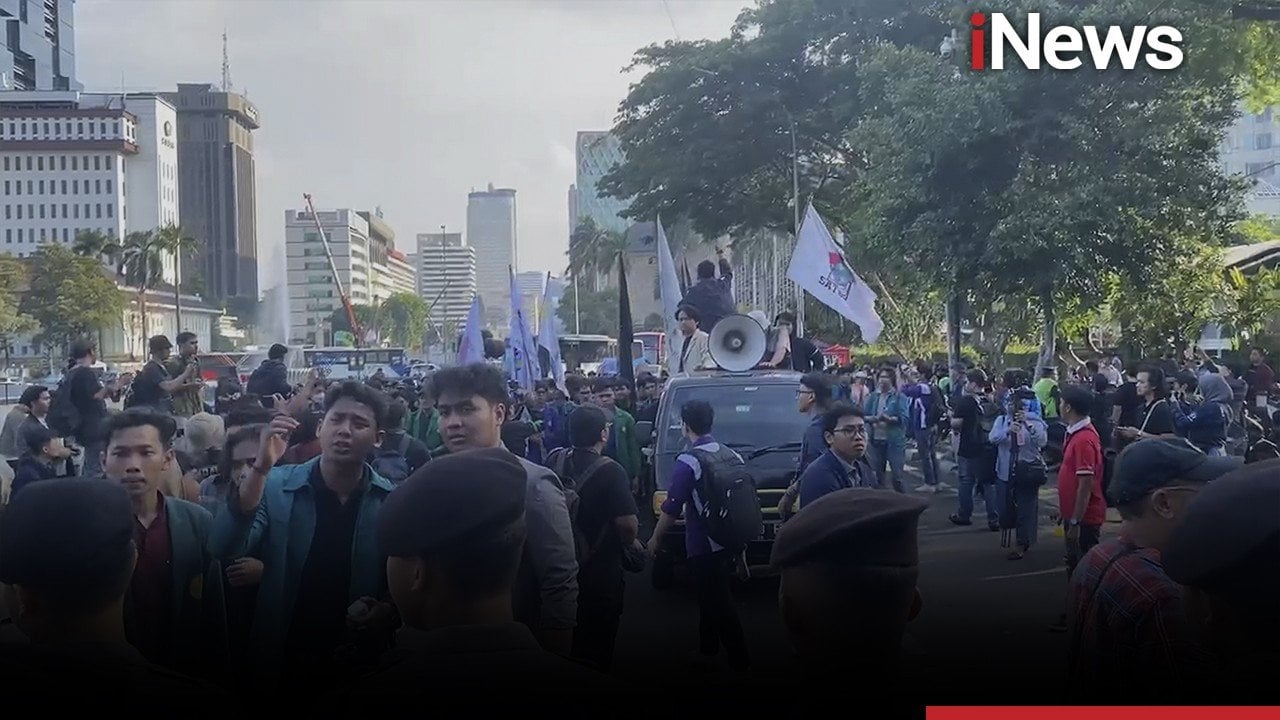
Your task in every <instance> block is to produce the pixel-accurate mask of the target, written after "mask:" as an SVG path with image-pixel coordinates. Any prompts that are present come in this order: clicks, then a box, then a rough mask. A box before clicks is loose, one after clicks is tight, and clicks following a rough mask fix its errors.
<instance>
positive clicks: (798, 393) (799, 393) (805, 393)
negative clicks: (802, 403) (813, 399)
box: [796, 390, 813, 397]
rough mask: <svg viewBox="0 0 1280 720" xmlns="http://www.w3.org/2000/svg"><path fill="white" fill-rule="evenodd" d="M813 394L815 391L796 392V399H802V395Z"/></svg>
mask: <svg viewBox="0 0 1280 720" xmlns="http://www.w3.org/2000/svg"><path fill="white" fill-rule="evenodd" d="M812 394H813V391H812V390H797V391H796V397H800V396H801V395H812Z"/></svg>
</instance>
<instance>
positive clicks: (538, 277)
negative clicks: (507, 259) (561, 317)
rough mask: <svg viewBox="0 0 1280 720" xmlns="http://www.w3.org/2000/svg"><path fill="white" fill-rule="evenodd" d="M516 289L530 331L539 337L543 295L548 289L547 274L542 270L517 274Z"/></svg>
mask: <svg viewBox="0 0 1280 720" xmlns="http://www.w3.org/2000/svg"><path fill="white" fill-rule="evenodd" d="M516 289H517V290H518V291H519V292H520V308H521V309H522V310H524V316H525V319H526V320H527V321H528V323H529V330H530V331H532V332H533V334H535V335H537V334H538V323H539V321H540V320H541V317H542V315H541V307H540V306H541V304H542V293H543V292H544V291H545V290H546V289H547V274H546V273H544V272H542V271H541V270H530V271H527V272H522V273H517V274H516Z"/></svg>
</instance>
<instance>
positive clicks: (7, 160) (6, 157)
mask: <svg viewBox="0 0 1280 720" xmlns="http://www.w3.org/2000/svg"><path fill="white" fill-rule="evenodd" d="M4 169H5V170H8V169H9V156H8V155H5V156H4Z"/></svg>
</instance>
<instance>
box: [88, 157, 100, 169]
mask: <svg viewBox="0 0 1280 720" xmlns="http://www.w3.org/2000/svg"><path fill="white" fill-rule="evenodd" d="M87 164H88V163H86V165H87ZM93 169H94V170H101V169H102V157H101V156H98V155H94V156H93Z"/></svg>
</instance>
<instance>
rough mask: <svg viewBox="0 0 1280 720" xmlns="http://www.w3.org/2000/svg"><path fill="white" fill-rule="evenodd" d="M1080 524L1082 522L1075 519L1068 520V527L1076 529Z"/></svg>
mask: <svg viewBox="0 0 1280 720" xmlns="http://www.w3.org/2000/svg"><path fill="white" fill-rule="evenodd" d="M1079 524H1080V521H1079V520H1077V519H1075V518H1069V519H1068V520H1067V527H1076V526H1077V525H1079Z"/></svg>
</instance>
